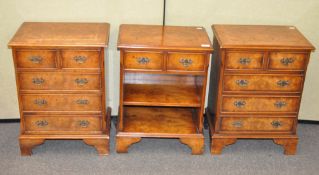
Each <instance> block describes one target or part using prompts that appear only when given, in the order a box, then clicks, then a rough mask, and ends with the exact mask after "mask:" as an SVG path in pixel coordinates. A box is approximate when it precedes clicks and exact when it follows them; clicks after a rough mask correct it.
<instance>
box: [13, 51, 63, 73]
mask: <svg viewBox="0 0 319 175" xmlns="http://www.w3.org/2000/svg"><path fill="white" fill-rule="evenodd" d="M15 58H16V64H17V68H33V69H41V68H42V69H43V68H56V67H57V64H56V51H54V50H18V51H17V52H16V53H15Z"/></svg>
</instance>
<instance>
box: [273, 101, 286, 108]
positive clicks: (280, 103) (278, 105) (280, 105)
mask: <svg viewBox="0 0 319 175" xmlns="http://www.w3.org/2000/svg"><path fill="white" fill-rule="evenodd" d="M274 105H275V106H276V107H277V108H282V107H285V106H286V105H287V103H286V102H284V101H276V102H275V103H274Z"/></svg>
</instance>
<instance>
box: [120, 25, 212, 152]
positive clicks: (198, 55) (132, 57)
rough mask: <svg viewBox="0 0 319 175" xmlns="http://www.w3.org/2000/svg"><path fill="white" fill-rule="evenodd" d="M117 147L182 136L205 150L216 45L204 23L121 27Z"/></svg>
mask: <svg viewBox="0 0 319 175" xmlns="http://www.w3.org/2000/svg"><path fill="white" fill-rule="evenodd" d="M118 49H119V50H120V53H121V71H120V106H119V117H118V122H117V134H116V151H117V152H119V153H124V152H127V151H128V147H129V146H130V145H131V144H133V143H136V142H139V141H140V140H141V138H144V137H152V138H178V139H180V141H181V142H182V143H184V144H186V145H188V146H189V147H190V148H191V149H192V154H202V153H203V148H204V136H203V110H204V101H205V89H206V80H207V69H208V65H209V58H210V53H211V52H212V46H211V43H210V40H209V38H208V35H207V33H206V31H205V29H204V28H203V27H177V26H175V27H174V26H164V27H163V26H156V25H125V24H124V25H121V26H120V32H119V39H118Z"/></svg>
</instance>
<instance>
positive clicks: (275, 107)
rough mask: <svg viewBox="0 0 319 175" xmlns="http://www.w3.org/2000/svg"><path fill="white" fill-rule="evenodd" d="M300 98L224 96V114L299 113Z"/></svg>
mask: <svg viewBox="0 0 319 175" xmlns="http://www.w3.org/2000/svg"><path fill="white" fill-rule="evenodd" d="M299 99H300V98H299V97H263V96H262V97H260V96H253V97H247V96H243V97H238V96H236V97H233V96H224V97H223V100H222V112H294V113H295V112H298V108H299Z"/></svg>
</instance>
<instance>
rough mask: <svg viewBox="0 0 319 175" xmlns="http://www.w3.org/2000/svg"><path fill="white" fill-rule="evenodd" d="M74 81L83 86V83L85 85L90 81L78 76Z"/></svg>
mask: <svg viewBox="0 0 319 175" xmlns="http://www.w3.org/2000/svg"><path fill="white" fill-rule="evenodd" d="M74 81H75V83H76V84H78V85H79V86H83V85H85V84H87V83H88V82H89V80H87V79H86V78H77V79H75V80H74Z"/></svg>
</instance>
